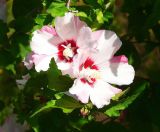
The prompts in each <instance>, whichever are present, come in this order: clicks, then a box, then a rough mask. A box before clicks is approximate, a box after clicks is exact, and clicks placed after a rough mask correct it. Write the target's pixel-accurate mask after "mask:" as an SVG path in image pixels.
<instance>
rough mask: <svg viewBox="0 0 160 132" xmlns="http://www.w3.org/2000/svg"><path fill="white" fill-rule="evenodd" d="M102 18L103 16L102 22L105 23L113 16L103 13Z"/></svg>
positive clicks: (109, 13)
mask: <svg viewBox="0 0 160 132" xmlns="http://www.w3.org/2000/svg"><path fill="white" fill-rule="evenodd" d="M103 16H104V18H103V19H104V21H106V22H109V20H110V19H112V18H113V14H112V13H111V12H108V11H107V12H105V13H104V14H103Z"/></svg>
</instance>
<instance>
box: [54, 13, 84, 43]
mask: <svg viewBox="0 0 160 132" xmlns="http://www.w3.org/2000/svg"><path fill="white" fill-rule="evenodd" d="M83 26H86V24H85V23H84V22H82V21H80V20H79V18H78V17H76V16H74V14H73V13H66V14H65V16H63V17H56V19H55V28H56V31H57V34H58V35H59V36H60V37H61V38H62V39H63V40H67V39H74V40H76V38H77V36H78V32H79V30H80V29H81V28H82V27H83Z"/></svg>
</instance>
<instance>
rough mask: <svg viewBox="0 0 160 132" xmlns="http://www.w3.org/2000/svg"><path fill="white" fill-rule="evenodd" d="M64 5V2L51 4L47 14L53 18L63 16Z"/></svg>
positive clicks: (65, 8) (65, 9)
mask: <svg viewBox="0 0 160 132" xmlns="http://www.w3.org/2000/svg"><path fill="white" fill-rule="evenodd" d="M67 10H68V9H67V7H66V3H64V2H52V3H51V5H50V6H49V8H48V9H47V12H48V13H49V14H51V16H53V17H57V16H64V14H65V12H66V11H67Z"/></svg>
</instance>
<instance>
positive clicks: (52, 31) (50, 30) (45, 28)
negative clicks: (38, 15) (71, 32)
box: [40, 25, 57, 36]
mask: <svg viewBox="0 0 160 132" xmlns="http://www.w3.org/2000/svg"><path fill="white" fill-rule="evenodd" d="M40 31H41V32H47V33H49V34H51V35H53V36H57V33H56V30H55V29H54V28H53V27H52V26H51V25H50V26H43V27H42V29H41V30H40Z"/></svg>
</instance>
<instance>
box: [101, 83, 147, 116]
mask: <svg viewBox="0 0 160 132" xmlns="http://www.w3.org/2000/svg"><path fill="white" fill-rule="evenodd" d="M147 87H148V83H147V82H140V83H138V84H135V86H132V87H131V90H132V89H133V90H134V91H133V92H132V94H131V95H129V96H128V97H126V98H125V99H122V100H120V101H119V102H118V104H115V105H113V106H111V108H109V109H107V110H106V111H105V112H104V113H105V114H107V115H108V116H110V117H116V116H120V111H121V110H124V109H126V108H127V107H128V106H129V105H130V104H131V103H132V102H133V101H134V100H135V99H136V98H137V97H139V95H140V94H141V93H142V92H143V91H144V90H145V89H146V88H147Z"/></svg>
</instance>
